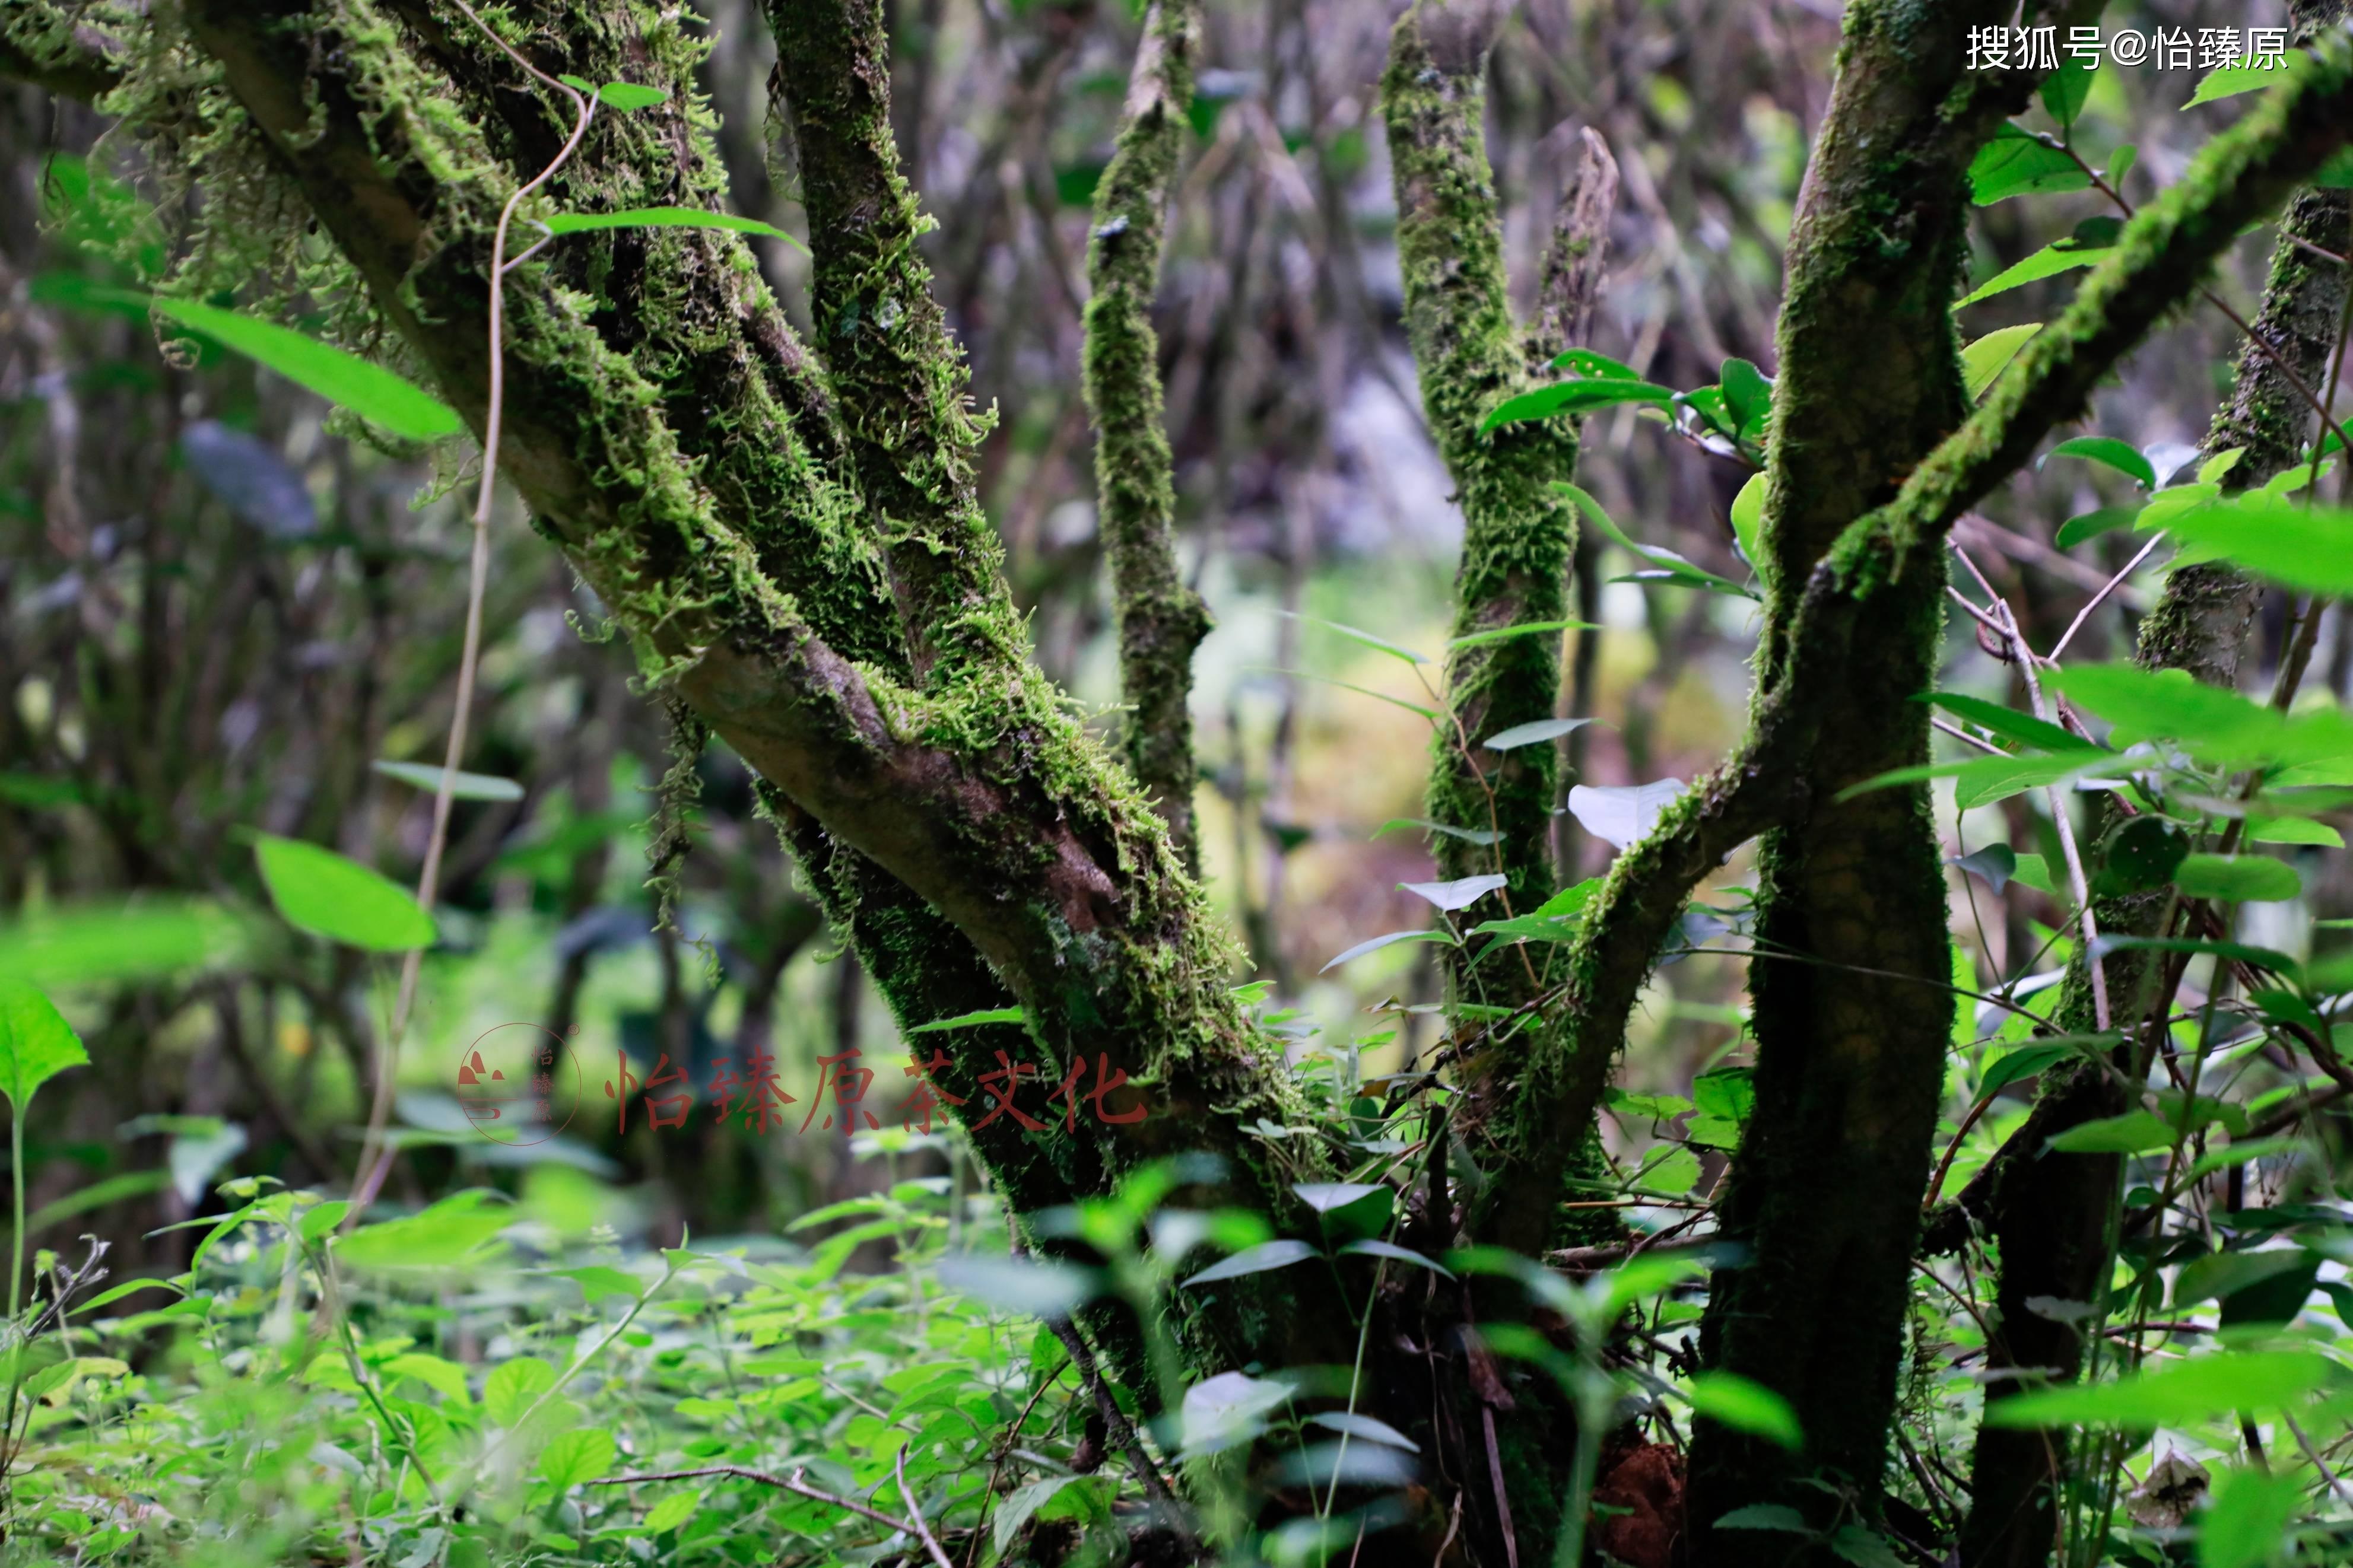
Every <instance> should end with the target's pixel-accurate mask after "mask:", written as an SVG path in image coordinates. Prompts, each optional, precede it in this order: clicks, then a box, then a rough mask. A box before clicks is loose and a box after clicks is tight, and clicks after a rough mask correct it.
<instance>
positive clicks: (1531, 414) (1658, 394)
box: [1479, 377, 1675, 436]
mask: <svg viewBox="0 0 2353 1568" xmlns="http://www.w3.org/2000/svg"><path fill="white" fill-rule="evenodd" d="M1674 396H1675V393H1674V388H1672V387H1671V386H1660V385H1657V384H1654V383H1651V382H1647V381H1620V380H1618V379H1616V378H1615V377H1609V378H1599V377H1594V378H1588V379H1585V380H1581V381H1556V382H1554V383H1553V384H1551V385H1550V386H1540V387H1538V388H1536V389H1535V391H1534V392H1524V393H1522V394H1520V395H1518V396H1517V397H1507V398H1505V399H1504V401H1503V402H1502V403H1500V404H1498V405H1496V406H1495V409H1494V412H1493V413H1492V414H1489V415H1488V416H1487V417H1486V418H1484V419H1482V420H1481V421H1480V422H1479V433H1480V434H1481V435H1482V436H1483V435H1485V434H1486V433H1487V432H1488V431H1490V430H1493V428H1495V426H1498V425H1512V424H1516V423H1518V422H1519V421H1521V420H1524V419H1548V418H1550V417H1552V416H1554V415H1556V414H1583V413H1585V412H1587V411H1588V410H1589V409H1595V408H1607V407H1609V406H1612V405H1616V404H1620V403H1647V404H1651V405H1653V406H1656V407H1661V408H1663V407H1665V406H1666V405H1668V404H1670V403H1672V402H1673V401H1674Z"/></svg>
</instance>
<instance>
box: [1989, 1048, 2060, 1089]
mask: <svg viewBox="0 0 2353 1568" xmlns="http://www.w3.org/2000/svg"><path fill="white" fill-rule="evenodd" d="M2074 1054H2075V1053H2074V1051H2073V1049H2072V1048H2071V1047H2066V1046H2053V1045H2034V1046H2021V1047H2019V1048H2018V1049H2016V1050H2014V1051H2010V1052H2007V1053H2005V1054H2004V1055H2002V1056H2001V1057H2000V1058H1998V1059H1996V1060H1995V1061H1994V1062H1993V1063H1991V1064H1990V1065H1989V1066H1988V1067H1987V1068H1986V1070H1985V1077H1984V1079H1981V1080H1980V1081H1979V1082H1978V1099H1980V1100H1983V1099H1986V1098H1988V1097H1989V1096H1990V1095H1992V1094H1993V1093H1994V1092H1995V1091H1996V1090H1998V1089H2007V1088H2009V1087H2010V1085H2011V1084H2013V1083H2017V1082H2018V1081H2020V1080H2021V1079H2030V1078H2032V1077H2034V1076H2035V1075H2036V1074H2037V1073H2040V1072H2042V1071H2043V1070H2045V1069H2046V1068H2051V1067H2052V1066H2054V1065H2056V1064H2057V1063H2060V1062H2063V1061H2065V1060H2066V1059H2067V1058H2070V1057H2072V1056H2073V1055H2074Z"/></svg>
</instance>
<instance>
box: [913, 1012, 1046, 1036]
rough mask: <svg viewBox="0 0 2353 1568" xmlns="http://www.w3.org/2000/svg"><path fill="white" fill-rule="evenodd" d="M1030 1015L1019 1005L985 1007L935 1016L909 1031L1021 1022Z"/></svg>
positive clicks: (927, 1032)
mask: <svg viewBox="0 0 2353 1568" xmlns="http://www.w3.org/2000/svg"><path fill="white" fill-rule="evenodd" d="M1028 1017H1029V1015H1027V1014H1025V1013H1024V1012H1022V1011H1021V1009H1020V1008H1018V1007H984V1008H982V1009H981V1010H980V1011H979V1012H977V1013H959V1014H957V1015H956V1016H955V1017H953V1018H934V1019H933V1020H932V1021H931V1022H930V1023H928V1024H918V1025H916V1026H914V1027H913V1028H912V1029H909V1030H908V1031H907V1033H909V1034H911V1035H931V1034H937V1033H938V1032H939V1031H941V1030H943V1029H969V1028H971V1027H972V1026H975V1025H976V1024H1019V1023H1023V1022H1026V1021H1027V1019H1028Z"/></svg>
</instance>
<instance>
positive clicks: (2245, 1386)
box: [1985, 1350, 2348, 1427]
mask: <svg viewBox="0 0 2353 1568" xmlns="http://www.w3.org/2000/svg"><path fill="white" fill-rule="evenodd" d="M2347 1380H2348V1374H2347V1373H2346V1369H2345V1368H2344V1367H2343V1366H2341V1365H2339V1364H2338V1363H2337V1362H2335V1361H2333V1360H2331V1359H2330V1358H2329V1357H2327V1356H2325V1355H2322V1354H2320V1353H2318V1352H2315V1351H2288V1350H2275V1351H2263V1350H2248V1351H2222V1352H2216V1353H2214V1354H2211V1355H2202V1356H2198V1357H2195V1358H2193V1359H2191V1360H2189V1361H2183V1362H2178V1363H2174V1364H2172V1365H2170V1366H2166V1367H2162V1368H2160V1369H2158V1371H2155V1372H2149V1373H2142V1374H2140V1375H2138V1376H2137V1377H2127V1378H2123V1379H2119V1380H2118V1381H2116V1382H2114V1383H2095V1384H2084V1385H2077V1386H2072V1387H2066V1388H2046V1389H2038V1390H2036V1391H2035V1392H2033V1393H2031V1394H2017V1395H2014V1396H2013V1397H2011V1398H2009V1399H2000V1400H1994V1401H1991V1402H1989V1404H1988V1405H1987V1408H1986V1414H1985V1424H1986V1425H1987V1426H2129V1427H2150V1426H2182V1425H2184V1424H2186V1423H2189V1422H2192V1421H2205V1420H2211V1419H2212V1418H2213V1417H2215V1416H2218V1415H2230V1414H2232V1413H2233V1412H2236V1411H2247V1412H2250V1413H2253V1412H2260V1411H2269V1410H2279V1409H2284V1408H2288V1407H2292V1406H2295V1405H2301V1404H2303V1403H2304V1402H2305V1401H2306V1400H2307V1399H2309V1398H2311V1397H2312V1396H2313V1395H2314V1394H2318V1393H2320V1392H2321V1391H2323V1390H2325V1389H2329V1388H2334V1387H2337V1386H2341V1385H2342V1384H2344V1383H2346V1382H2347Z"/></svg>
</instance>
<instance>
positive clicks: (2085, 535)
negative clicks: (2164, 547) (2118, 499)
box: [2055, 506, 2141, 550]
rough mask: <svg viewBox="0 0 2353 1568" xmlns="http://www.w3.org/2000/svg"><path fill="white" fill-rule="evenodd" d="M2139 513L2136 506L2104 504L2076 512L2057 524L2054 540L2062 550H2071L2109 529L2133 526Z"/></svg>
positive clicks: (2138, 519) (2138, 518)
mask: <svg viewBox="0 0 2353 1568" xmlns="http://www.w3.org/2000/svg"><path fill="white" fill-rule="evenodd" d="M2140 513H2141V509H2140V508H2138V507H2137V506H2104V507H2102V508H2100V510H2097V511H2085V512H2078V513H2076V514H2075V515H2074V516H2073V517H2071V518H2069V519H2068V520H2067V521H2064V522H2063V523H2061V524H2060V525H2059V532H2058V534H2057V536H2056V540H2055V542H2056V543H2057V544H2058V546H2059V548H2060V549H2062V550H2073V549H2074V548H2075V546H2077V545H2078V544H2081V543H2083V542H2084V541H2085V540H2087V539H2096V538H2098V537H2099V536H2100V535H2101V534H2103V533H2105V532H2107V531H2109V530H2110V529H2116V528H2131V527H2133V526H2134V525H2135V524H2137V522H2138V521H2140Z"/></svg>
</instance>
